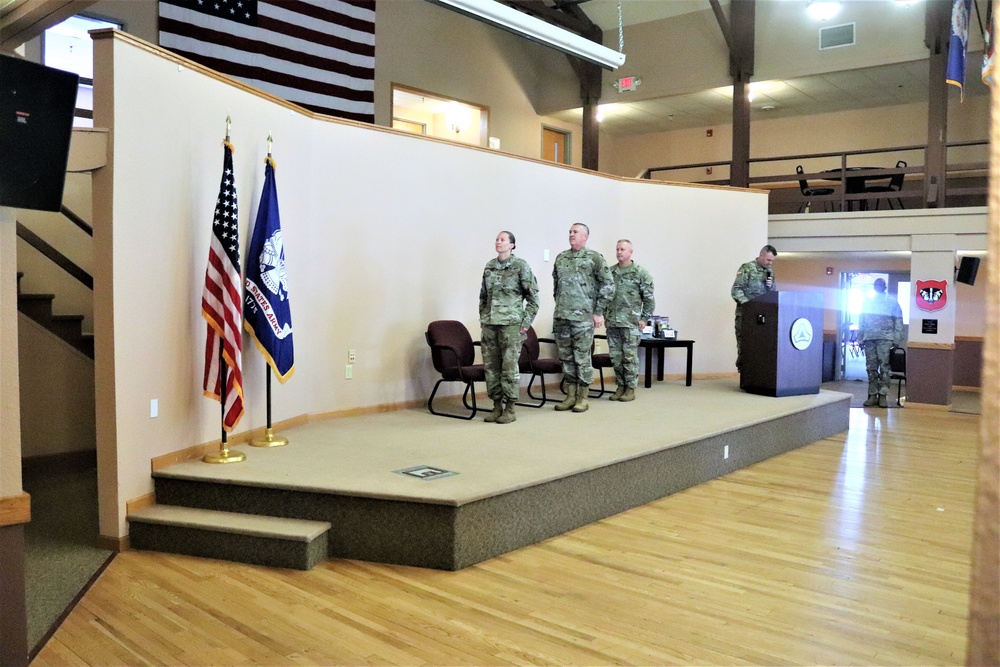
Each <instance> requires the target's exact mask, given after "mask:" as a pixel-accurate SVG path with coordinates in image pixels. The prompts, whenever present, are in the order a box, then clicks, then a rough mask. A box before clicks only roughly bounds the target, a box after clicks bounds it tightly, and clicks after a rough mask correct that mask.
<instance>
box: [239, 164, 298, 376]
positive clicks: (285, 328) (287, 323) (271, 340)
mask: <svg viewBox="0 0 1000 667" xmlns="http://www.w3.org/2000/svg"><path fill="white" fill-rule="evenodd" d="M245 287H246V295H245V297H244V299H243V303H244V309H243V311H244V317H245V319H244V321H243V327H244V328H245V329H246V330H247V331H249V332H250V335H251V336H253V338H254V342H256V343H257V349H258V350H260V353H261V354H263V355H264V358H265V359H267V363H268V364H269V365H270V366H271V368H272V369H273V370H274V374H275V375H276V376H277V377H278V381H279V382H284V381H285V380H287V379H288V378H290V377H291V376H292V373H293V372H295V353H294V348H293V345H292V309H291V305H290V303H289V301H288V276H287V274H286V273H285V246H284V244H283V243H282V241H281V218H280V216H279V215H278V189H277V186H276V185H275V182H274V160H272V159H271V158H270V157H268V158H267V161H266V164H265V166H264V191H263V192H261V194H260V205H259V206H258V207H257V222H256V223H254V227H253V237H252V238H251V239H250V248H249V250H248V251H247V273H246V281H245Z"/></svg>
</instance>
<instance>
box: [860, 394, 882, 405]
mask: <svg viewBox="0 0 1000 667" xmlns="http://www.w3.org/2000/svg"><path fill="white" fill-rule="evenodd" d="M861 405H863V406H865V407H866V408H870V407H872V406H875V405H878V394H868V400H867V401H865V402H864V403H862V404H861Z"/></svg>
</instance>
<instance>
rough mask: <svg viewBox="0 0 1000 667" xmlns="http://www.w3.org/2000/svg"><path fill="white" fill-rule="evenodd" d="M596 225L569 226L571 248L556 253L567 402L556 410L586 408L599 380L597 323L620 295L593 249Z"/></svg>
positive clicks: (557, 325)
mask: <svg viewBox="0 0 1000 667" xmlns="http://www.w3.org/2000/svg"><path fill="white" fill-rule="evenodd" d="M589 237H590V228H589V227H587V225H584V224H580V223H577V224H575V225H572V226H571V227H570V228H569V247H570V249H569V250H564V251H562V252H561V253H559V256H558V257H556V261H555V265H554V266H553V267H552V283H553V287H554V291H555V300H556V308H555V313H554V314H553V322H552V331H553V333H554V334H555V339H556V347H557V348H558V350H559V360H560V361H561V362H562V367H563V381H564V382H565V383H566V400H564V401H563V402H562V403H559V404H558V405H556V410H560V411H561V410H570V409H572V410H573V412H586V410H587V408H589V407H590V406H589V405H588V403H587V387H588V386H590V383H591V382H593V380H594V367H593V366H592V365H591V349H592V348H593V345H594V327H600V326H604V311H605V309H606V308H607V307H608V304H609V303H611V297H612V296H614V291H615V283H614V280H612V278H611V272H610V271H608V267H607V266H605V263H604V257H603V256H602V255H601V253H599V252H596V251H594V250H588V249H587V239H588V238H589Z"/></svg>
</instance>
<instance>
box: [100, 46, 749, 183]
mask: <svg viewBox="0 0 1000 667" xmlns="http://www.w3.org/2000/svg"><path fill="white" fill-rule="evenodd" d="M90 38H91V39H92V40H93V41H97V40H99V39H115V40H118V41H121V42H124V43H127V44H129V45H131V46H134V47H136V48H139V49H142V50H144V51H147V52H149V53H152V54H154V55H156V56H158V57H160V58H163V59H164V60H166V61H169V62H173V63H176V64H178V65H181V66H182V67H185V68H187V69H190V70H192V71H195V72H198V73H199V74H203V75H205V76H208V77H210V78H213V79H215V80H216V81H221V82H222V83H225V84H226V85H227V86H231V87H232V88H235V89H237V90H242V91H243V92H246V93H249V94H250V95H254V96H255V97H259V98H261V99H264V100H269V101H271V102H273V103H274V104H277V105H279V106H282V107H284V108H286V109H289V110H291V111H294V112H295V113H297V114H299V115H301V116H304V117H306V118H312V119H315V120H321V121H324V122H328V123H336V124H339V125H351V126H353V127H362V128H364V129H366V130H371V131H374V132H388V133H390V134H397V135H399V136H403V137H409V138H410V139H412V140H414V141H436V142H438V143H443V144H448V145H449V146H461V147H462V148H465V149H467V150H470V151H482V152H484V153H490V154H492V155H503V156H504V157H509V158H511V159H514V160H522V161H525V162H533V163H535V164H542V165H546V166H548V167H551V168H554V169H569V170H570V171H578V172H580V173H581V174H588V175H590V176H595V177H598V178H605V179H608V180H612V181H619V182H623V183H624V182H628V183H645V184H647V185H653V186H662V185H669V186H674V187H683V188H696V189H699V188H700V189H708V190H723V191H729V192H752V193H755V194H763V195H766V194H768V192H767V190H761V189H759V188H756V187H753V188H736V187H733V186H731V185H704V184H701V183H678V182H674V181H655V180H651V179H645V178H628V177H627V176H615V175H614V174H604V173H601V172H598V171H592V170H590V169H584V168H583V167H574V166H573V165H569V164H557V163H555V162H547V161H545V160H540V159H538V158H532V157H525V156H523V155H515V154H513V153H498V152H497V151H496V150H493V149H492V148H485V147H483V146H473V145H471V144H463V143H459V142H457V141H451V140H449V139H440V138H438V137H432V136H430V135H421V134H411V133H409V132H403V131H402V130H394V129H393V128H391V127H385V126H384V125H374V124H369V123H364V122H362V121H358V120H348V119H346V118H336V117H334V116H325V115H323V114H321V113H316V112H314V111H310V110H308V109H306V108H304V107H300V106H299V105H297V104H294V103H292V102H289V101H288V100H283V99H281V98H280V97H277V96H275V95H271V94H270V93H266V92H264V91H262V90H260V89H259V88H254V87H253V86H250V85H248V84H245V83H243V82H241V81H237V80H236V79H231V78H229V77H227V76H225V75H222V74H220V73H218V72H216V71H215V70H213V69H210V68H208V67H205V66H204V65H201V64H199V63H196V62H195V61H193V60H188V59H187V58H185V57H183V56H179V55H177V54H176V53H173V52H171V51H167V50H166V49H161V48H160V47H159V46H156V45H155V44H150V43H149V42H147V41H145V40H142V39H139V38H138V37H136V36H135V35H130V34H128V33H124V32H121V31H120V30H116V29H114V28H101V29H100V30H95V31H93V32H92V33H90ZM480 106H481V105H480Z"/></svg>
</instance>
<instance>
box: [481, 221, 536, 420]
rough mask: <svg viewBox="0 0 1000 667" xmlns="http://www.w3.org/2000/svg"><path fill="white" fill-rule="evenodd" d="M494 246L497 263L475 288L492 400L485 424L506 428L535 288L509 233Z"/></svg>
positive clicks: (488, 267)
mask: <svg viewBox="0 0 1000 667" xmlns="http://www.w3.org/2000/svg"><path fill="white" fill-rule="evenodd" d="M495 247H496V251H497V258H496V259H491V260H490V261H489V262H487V263H486V268H485V269H483V284H482V287H481V288H480V289H479V322H480V325H481V326H482V329H483V334H482V349H483V365H484V366H485V367H486V391H487V393H488V394H489V396H490V398H492V399H493V411H492V412H491V413H490V414H489V415H487V416H486V418H485V419H484V420H483V421H487V422H496V423H497V424H509V423H511V422H512V421H515V419H516V417H515V416H514V404H515V403H516V402H517V397H518V393H519V391H520V388H521V375H520V373H519V372H518V367H517V361H518V358H519V357H520V356H521V345H522V344H523V343H524V336H525V332H526V331H527V330H528V327H530V326H531V322H532V321H533V320H534V319H535V314H536V313H537V312H538V283H537V282H536V281H535V274H533V273H532V272H531V267H530V266H528V263H527V262H525V261H524V260H523V259H521V258H520V257H515V256H514V255H513V250H514V247H515V242H514V235H513V234H511V233H510V232H507V231H503V232H500V233H499V234H497V240H496V246H495Z"/></svg>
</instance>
